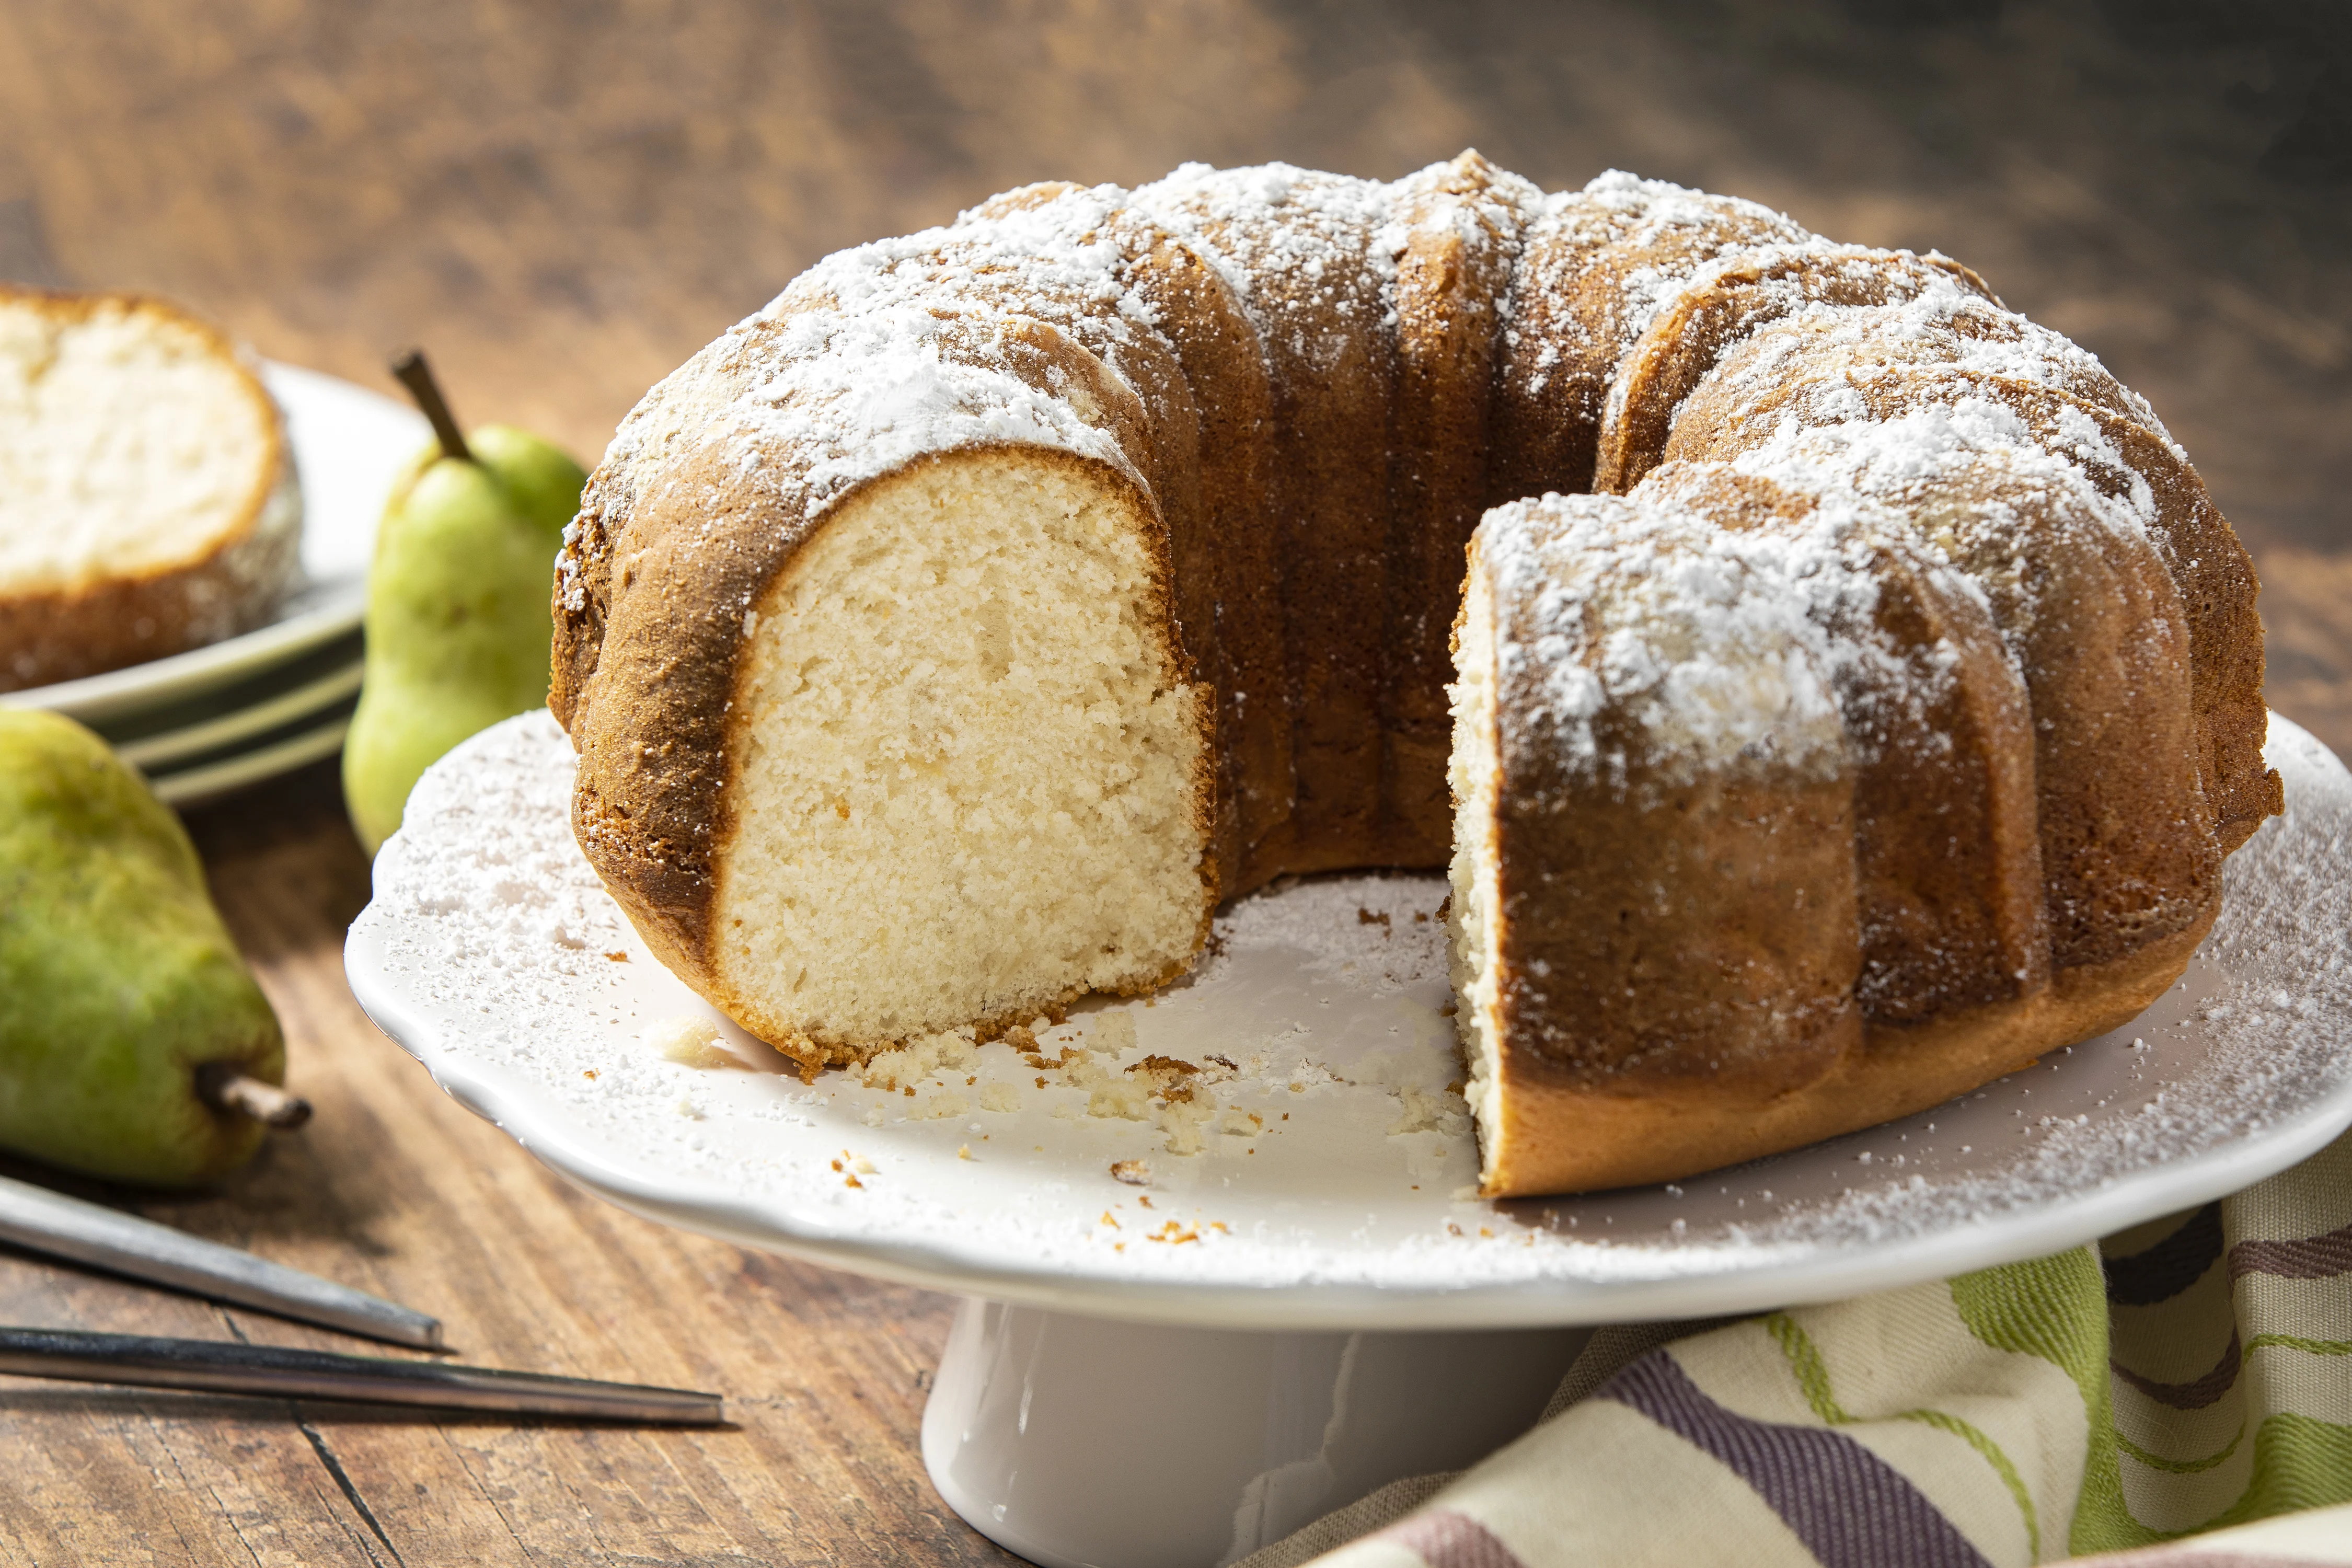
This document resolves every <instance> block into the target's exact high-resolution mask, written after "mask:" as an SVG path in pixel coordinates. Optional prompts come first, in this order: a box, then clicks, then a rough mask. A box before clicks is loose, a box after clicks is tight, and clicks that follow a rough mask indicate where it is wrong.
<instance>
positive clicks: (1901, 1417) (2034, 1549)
mask: <svg viewBox="0 0 2352 1568" xmlns="http://www.w3.org/2000/svg"><path fill="white" fill-rule="evenodd" d="M1764 1326H1765V1328H1766V1329H1768V1330H1769V1331H1770V1332H1771V1335H1772V1338H1773V1339H1774V1340H1775V1341H1776V1342H1779V1344H1780V1353H1781V1354H1782V1355H1784V1356H1786V1357H1787V1358H1788V1361H1789V1370H1790V1373H1793V1374H1794V1375H1795V1377H1796V1379H1797V1386H1798V1387H1799V1388H1800V1389H1801V1390H1802V1391H1803V1393H1804V1395H1805V1403H1806V1404H1808V1405H1811V1406H1812V1410H1813V1414H1814V1415H1818V1416H1819V1417H1821V1419H1822V1420H1823V1421H1825V1422H1827V1423H1828V1424H1829V1425H1831V1426H1846V1425H1849V1424H1851V1423H1853V1422H1855V1421H1859V1420H1860V1419H1861V1417H1860V1416H1858V1415H1853V1414H1852V1413H1851V1412H1849V1411H1848V1410H1847V1409H1846V1408H1845V1407H1844V1406H1843V1405H1841V1404H1839V1403H1838V1399H1837V1394H1836V1391H1835V1390H1833V1389H1832V1387H1831V1386H1830V1369H1829V1364H1828V1363H1826V1362H1824V1361H1823V1360H1822V1352H1821V1347H1820V1346H1818V1345H1816V1344H1814V1343H1813V1337H1812V1336H1811V1334H1809V1333H1807V1332H1805V1331H1804V1329H1803V1327H1802V1326H1801V1324H1799V1323H1798V1321H1796V1320H1795V1319H1794V1318H1791V1317H1790V1316H1789V1314H1788V1313H1786V1312H1775V1313H1773V1314H1772V1315H1771V1316H1770V1317H1769V1318H1767V1319H1765V1320H1764ZM1895 1420H1897V1421H1916V1422H1919V1423H1920V1424H1922V1425H1923V1426H1933V1427H1935V1428H1936V1429H1937V1431H1939V1432H1948V1433H1949V1434H1951V1435H1952V1436H1955V1437H1958V1439H1960V1441H1962V1442H1964V1443H1966V1444H1967V1445H1968V1446H1969V1447H1971V1448H1974V1449H1975V1450H1976V1451H1977V1452H1978V1453H1979V1455H1981V1456H1982V1457H1983V1458H1984V1461H1985V1463H1986V1464H1988V1465H1990V1466H1991V1467H1992V1470H1993V1474H1995V1475H1997V1476H1999V1477H2000V1483H2001V1485H2003V1486H2005V1487H2007V1488H2008V1489H2009V1495H2010V1496H2011V1498H2014V1499H2015V1500H2016V1501H2017V1511H2018V1512H2019V1513H2020V1514H2021V1515H2022V1516H2023V1517H2024V1521H2025V1542H2026V1547H2025V1549H2026V1551H2027V1552H2028V1553H2029V1554H2030V1555H2031V1556H2032V1558H2033V1559H2034V1560H2035V1561H2036V1562H2039V1561H2041V1558H2042V1521H2041V1519H2040V1517H2039V1515H2038V1513H2037V1511H2036V1510H2035V1509H2034V1506H2033V1493H2032V1489H2030V1488H2028V1487H2027V1486H2026V1484H2025V1478H2024V1477H2023V1476H2021V1475H2020V1474H2019V1473H2018V1470H2017V1467H2016V1466H2015V1465H2013V1464H2011V1462H2010V1458H2009V1456H2008V1455H2007V1454H2004V1453H2002V1452H2001V1450H2000V1444H1998V1443H1996V1442H1994V1441H1993V1440H1992V1438H1991V1437H1990V1436H1987V1435H1986V1434H1985V1433H1984V1431H1983V1430H1982V1429H1981V1428H1979V1427H1978V1426H1975V1425H1974V1424H1973V1423H1970V1422H1967V1421H1963V1420H1961V1419H1960V1418H1959V1417H1958V1416H1957V1415H1948V1414H1947V1413H1946V1412H1944V1411H1941V1410H1930V1409H1924V1408H1923V1409H1917V1410H1904V1411H1898V1412H1896V1414H1895Z"/></svg>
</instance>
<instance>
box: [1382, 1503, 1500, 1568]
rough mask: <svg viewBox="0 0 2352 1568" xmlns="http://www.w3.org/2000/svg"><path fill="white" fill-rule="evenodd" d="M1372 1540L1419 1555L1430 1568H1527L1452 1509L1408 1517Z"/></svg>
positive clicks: (1485, 1531)
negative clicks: (1390, 1544) (1384, 1542)
mask: <svg viewBox="0 0 2352 1568" xmlns="http://www.w3.org/2000/svg"><path fill="white" fill-rule="evenodd" d="M1372 1539H1373V1540H1374V1541H1391V1542H1395V1543H1396V1544H1397V1545H1399V1546H1402V1547H1403V1548H1404V1549H1405V1550H1406V1551H1408V1552H1419V1553H1420V1554H1421V1560H1422V1561H1423V1562H1424V1563H1428V1564H1429V1568H1525V1564H1523V1563H1520V1561H1519V1560H1518V1557H1517V1554H1516V1553H1514V1552H1512V1551H1511V1549H1510V1548H1509V1547H1507V1546H1506V1545H1504V1544H1503V1543H1502V1542H1501V1540H1500V1539H1498V1538H1497V1537H1496V1534H1495V1532H1494V1531H1491V1530H1488V1529H1487V1528H1486V1526H1485V1525H1483V1524H1481V1523H1479V1522H1478V1521H1476V1520H1475V1519H1472V1518H1471V1517H1470V1516H1469V1515H1468V1514H1466V1513H1456V1512H1454V1510H1452V1509H1450V1508H1431V1509H1423V1510H1422V1511H1421V1512H1419V1513H1412V1514H1407V1515H1406V1516H1405V1517H1404V1518H1402V1519H1401V1520H1399V1521H1397V1522H1396V1523H1394V1524H1391V1525H1390V1526H1389V1527H1388V1528H1387V1529H1386V1530H1383V1531H1381V1532H1380V1533H1378V1534H1377V1535H1374V1536H1373V1537H1372Z"/></svg>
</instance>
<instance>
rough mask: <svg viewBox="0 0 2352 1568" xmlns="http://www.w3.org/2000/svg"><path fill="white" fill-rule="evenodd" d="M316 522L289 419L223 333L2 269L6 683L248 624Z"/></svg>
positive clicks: (182, 645)
mask: <svg viewBox="0 0 2352 1568" xmlns="http://www.w3.org/2000/svg"><path fill="white" fill-rule="evenodd" d="M301 529H302V500H301V490H300V488H299V485H298V483H297V481H296V477H295V472H294V459H293V453H292V449H291V448H290V447H289V445H288V443H287V439H286V429H285V422H284V420H283V419H282V418H281V417H280V416H279V414H278V405H277V404H276V403H274V402H273V401H271V399H270V396H269V394H268V392H267V391H265V390H264V389H263V387H262V385H261V383H260V381H259V379H258V378H257V376H256V375H255V374H254V373H253V371H252V369H251V368H250V366H249V365H248V363H247V362H246V360H245V359H244V357H243V356H241V355H240V354H239V353H237V351H236V348H235V347H234V345H232V344H231V343H230V342H229V341H228V340H227V339H226V338H225V337H223V336H222V335H221V334H220V332H218V331H215V329H214V328H212V327H210V326H207V325H206V324H205V323H204V322H202V321H196V320H194V318H192V317H190V316H188V315H186V314H185V313H184V312H182V311H180V310H176V309H174V308H173V307H172V306H170V305H167V304H164V303H163V302H161V301H159V300H147V299H142V298H139V297H137V296H133V295H124V294H64V293H51V292H47V291H45V290H40V289H16V288H11V287H9V286H7V285H5V284H0V691H14V690H21V689H25V688H26V687H33V686H45V685H47V684H49V683H51V682H53V681H59V680H71V679H77V678H79V677H81V676H85V675H95V674H98V673H100V672H101V671H104V670H110V669H119V668H122V667H123V666H125V665H131V664H138V663H141V662H142V661H144V660H147V659H151V658H163V657H164V656H165V655H167V654H174V653H181V652H184V651H185V650H187V649H189V648H193V647H201V646H203V645H204V644H205V643H211V642H218V641H220V640H221V639H222V638H224V637H235V636H236V635H237V634H239V633H241V632H246V631H250V630H251V629H253V628H254V627H255V626H258V625H260V624H261V623H263V622H264V621H266V620H267V619H268V616H269V615H270V613H271V612H272V611H273V610H274V609H275V608H276V607H277V605H278V600H279V599H280V598H281V597H282V596H283V595H284V594H285V591H286V587H287V584H288V583H289V581H290V579H291V578H292V576H293V574H294V570H295V566H296V564H297V555H298V552H299V545H300V542H301Z"/></svg>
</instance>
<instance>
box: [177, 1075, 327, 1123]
mask: <svg viewBox="0 0 2352 1568" xmlns="http://www.w3.org/2000/svg"><path fill="white" fill-rule="evenodd" d="M196 1098H197V1099H198V1100H203V1101H204V1102H205V1104H206V1105H209V1106H211V1107H212V1108H213V1109H214V1110H217V1111H221V1112H223V1113H224V1114H228V1115H236V1116H250V1117H252V1118H253V1119H254V1120H255V1121H258V1122H260V1123H262V1124H263V1125H264V1126H266V1127H273V1128H275V1129H277V1130H278V1131H280V1132H289V1131H293V1130H294V1129H295V1128H297V1127H299V1126H301V1125H302V1123H304V1122H305V1121H310V1101H309V1100H305V1099H303V1098H302V1097H301V1096H300V1095H299V1094H289V1093H287V1092H286V1091H285V1090H284V1089H280V1088H278V1086H277V1085H276V1084H274V1083H265V1082H263V1081H262V1080H261V1079H257V1078H255V1077H253V1076H252V1075H250V1074H248V1073H243V1072H239V1071H238V1070H237V1069H236V1068H233V1067H231V1066H230V1065H229V1064H228V1063H226V1062H206V1063H205V1065H204V1066H202V1067H200V1068H197V1069H196Z"/></svg>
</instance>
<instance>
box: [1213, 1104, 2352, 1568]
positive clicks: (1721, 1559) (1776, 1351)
mask: <svg viewBox="0 0 2352 1568" xmlns="http://www.w3.org/2000/svg"><path fill="white" fill-rule="evenodd" d="M2330 1505H2335V1506H2330ZM2303 1510H2309V1511H2303ZM2207 1532H2218V1533H2207ZM2184 1537H2187V1538H2189V1539H2185V1540H2184V1539H2182V1538H2184ZM2167 1543H2170V1544H2167ZM2108 1552H2121V1553H2122V1554H2121V1555H2118V1556H2100V1557H2097V1558H2096V1559H2095V1560H2096V1561H2097V1562H2099V1563H2102V1564H2106V1565H2111V1568H2121V1565H2124V1564H2131V1565H2134V1568H2230V1565H2236V1564H2243V1565H2247V1568H2253V1565H2257V1564H2259V1565H2263V1568H2281V1565H2282V1564H2289V1563H2352V1134H2347V1135H2346V1136H2345V1137H2343V1138H2341V1139H2338V1140H2337V1141H2336V1142H2335V1143H2334V1144H2333V1145H2331V1146H2330V1147H2329V1148H2327V1149H2326V1150H2325V1151H2324V1152H2321V1153H2319V1154H2318V1155H2316V1156H2315V1157H2314V1158H2312V1159H2310V1160H2308V1161H2305V1163H2303V1164H2301V1165H2298V1166H2296V1167H2294V1169H2293V1170H2290V1171H2287V1172H2286V1173H2284V1174H2281V1175H2278V1176H2274V1177H2273V1178H2271V1179H2270V1180H2269V1181H2266V1182H2263V1183H2262V1184H2259V1185H2257V1186H2254V1187H2251V1188H2249V1189H2248V1190H2246V1191H2245V1192H2242V1193H2240V1194H2237V1195H2236V1196H2234V1197H2230V1198H2224V1199H2222V1200H2221V1202H2219V1203H2215V1204H2209V1205H2206V1206H2205V1207H2203V1208H2200V1209H2198V1210H2195V1211H2194V1212H2192V1213H2189V1214H2184V1215H2172V1216H2171V1217H2169V1218H2167V1219H2160V1220H2157V1221H2154V1222H2152V1223H2150V1224H2147V1225H2144V1226H2138V1227H2137V1228H2135V1229H2132V1230H2127V1231H2125V1232H2123V1233H2122V1234H2121V1235H2118V1236H2113V1237H2108V1238H2107V1239H2106V1240H2105V1241H2103V1242H2101V1243H2099V1244H2097V1245H2096V1246H2093V1247H2077V1248H2075V1249H2074V1251H2072V1252H2065V1253H2061V1254H2060V1255H2058V1256H2057V1257H2055V1258H2042V1259H2039V1260H2037V1261H2034V1262H2031V1263H2013V1264H2010V1265H2008V1266H2006V1267H2003V1268H1988V1269H1984V1270H1982V1271H1981V1272H1979V1273H1975V1274H1964V1275H1962V1276H1960V1277H1959V1278H1958V1279H1950V1280H1947V1281H1944V1282H1941V1283H1938V1284H1932V1285H1918V1286H1914V1287H1912V1288H1910V1289H1903V1290H1891V1291H1888V1292H1886V1293H1885V1294H1883V1295H1877V1296H1866V1297H1864V1298H1861V1299H1860V1300H1852V1301H1843V1302H1839V1303H1837V1304H1835V1305H1833V1306H1826V1307H1801V1308H1795V1309H1792V1310H1788V1311H1781V1312H1774V1313H1771V1314H1770V1315H1769V1316H1766V1317H1762V1318H1753V1319H1748V1320H1744V1321H1737V1322H1730V1323H1727V1324H1724V1325H1722V1326H1708V1325H1691V1324H1652V1325H1640V1326H1634V1327H1624V1328H1612V1329H1604V1330H1602V1331H1601V1332H1600V1333H1598V1334H1596V1335H1595V1336H1594V1337H1593V1340H1592V1342H1591V1345H1590V1346H1588V1347H1587V1349H1586V1351H1585V1352H1584V1354H1583V1356H1582V1357H1581V1358H1580V1360H1579V1361H1578V1362H1577V1363H1576V1365H1575V1366H1574V1367H1573V1368H1572V1369H1570V1373H1569V1375H1568V1378H1567V1381H1566V1382H1565V1383H1564V1384H1562V1385H1561V1387H1560V1390H1559V1394H1557V1395H1556V1396H1555V1397H1554V1398H1553V1400H1552V1402H1551V1406H1550V1408H1549V1410H1548V1411H1547V1412H1546V1414H1545V1416H1544V1419H1543V1420H1542V1421H1541V1422H1540V1423H1539V1424H1538V1426H1536V1427H1535V1429H1534V1430H1533V1431H1531V1432H1529V1433H1528V1434H1527V1436H1523V1437H1521V1438H1520V1439H1519V1440H1518V1441H1517V1442H1515V1443H1513V1444H1512V1445H1511V1446H1510V1447H1507V1448H1505V1449H1503V1450H1502V1451H1501V1452H1500V1453H1497V1454H1496V1455H1495V1456H1493V1457H1492V1458H1488V1459H1487V1460H1486V1461H1485V1462H1484V1463H1482V1464H1480V1465H1478V1466H1476V1467H1475V1468H1472V1469H1469V1470H1465V1471H1461V1472H1458V1473H1455V1474H1452V1475H1444V1476H1419V1477H1413V1478H1411V1479H1406V1480H1402V1481H1398V1482H1396V1483H1394V1484H1392V1485H1391V1486H1388V1487H1385V1488H1383V1489H1381V1490H1380V1491H1378V1492H1375V1493H1373V1494H1372V1495H1371V1496H1370V1497H1369V1498H1366V1499H1364V1500H1362V1501H1361V1502H1359V1503H1357V1504H1355V1505H1354V1506H1353V1507H1351V1508H1348V1509H1344V1510H1340V1511H1339V1513H1336V1514H1332V1515H1330V1516H1328V1518H1325V1519H1323V1520H1320V1521H1317V1522H1316V1523H1315V1524H1312V1525H1310V1526H1308V1527H1307V1529H1305V1530H1303V1531H1299V1532H1298V1533H1297V1534H1296V1535H1293V1536H1290V1537H1288V1538H1287V1539H1286V1540H1283V1541H1280V1542H1276V1543H1275V1544H1273V1545H1272V1546H1269V1547H1267V1548H1265V1550H1264V1551H1262V1552H1257V1553H1256V1554H1255V1555H1254V1556H1252V1557H1250V1558H1248V1559H1246V1560H1245V1562H1244V1563H1243V1564H1241V1565H1240V1568H1295V1565H1297V1564H1299V1563H1307V1562H1308V1561H1310V1560H1314V1561H1315V1562H1317V1563H1318V1568H1423V1565H1424V1564H1426V1565H1427V1568H1571V1565H1573V1568H1586V1565H1588V1564H1607V1565H1609V1568H1634V1565H1638V1564H1653V1563H1654V1564H1661V1565H1669V1564H1670V1565H1673V1568H1686V1565H1692V1564H1737V1565H1738V1568H1784V1565H1785V1568H1813V1565H1814V1564H1820V1565H1821V1568H1895V1565H1900V1568H2002V1565H2006V1564H2010V1563H2050V1562H2057V1561H2061V1560H2064V1559H2069V1558H2081V1557H2084V1556H2087V1555H2090V1554H2095V1553H2108Z"/></svg>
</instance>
